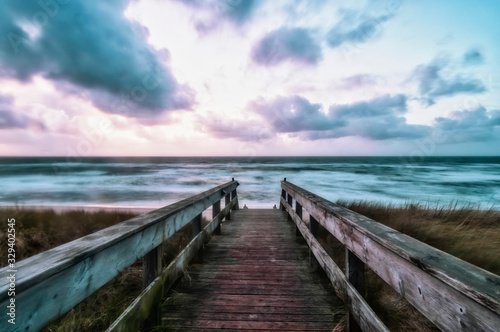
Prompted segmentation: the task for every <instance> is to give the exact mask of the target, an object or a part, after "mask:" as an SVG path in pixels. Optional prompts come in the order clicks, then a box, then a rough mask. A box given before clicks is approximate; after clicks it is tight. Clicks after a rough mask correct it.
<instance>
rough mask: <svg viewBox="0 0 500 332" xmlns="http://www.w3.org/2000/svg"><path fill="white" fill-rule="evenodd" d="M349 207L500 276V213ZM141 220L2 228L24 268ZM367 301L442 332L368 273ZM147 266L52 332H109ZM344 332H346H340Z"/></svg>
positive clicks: (387, 317)
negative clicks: (12, 238) (10, 231)
mask: <svg viewBox="0 0 500 332" xmlns="http://www.w3.org/2000/svg"><path fill="white" fill-rule="evenodd" d="M339 203H340V204H341V205H344V206H346V207H348V208H349V209H352V210H354V211H357V212H359V213H361V214H364V215H366V216H367V217H369V218H372V219H374V220H377V221H379V222H381V223H383V224H386V225H387V226H389V227H392V228H394V229H397V230H399V231H401V232H403V233H405V234H407V235H409V236H412V237H414V238H416V239H418V240H420V241H423V242H426V243H428V244H430V245H432V246H434V247H436V248H439V249H441V250H443V251H446V252H448V253H450V254H452V255H455V256H457V257H459V258H461V259H464V260H466V261H468V262H470V263H472V264H475V265H477V266H479V267H481V268H483V269H486V270H489V271H491V272H493V273H495V274H500V212H498V211H495V210H479V209H477V208H474V207H456V206H455V207H454V206H447V207H442V208H432V207H429V206H424V205H415V204H407V205H404V206H391V205H382V204H372V203H366V202H339ZM133 216H135V214H134V213H131V212H124V211H96V212H88V211H83V210H79V211H62V212H55V211H53V210H43V211H40V210H24V209H0V218H1V220H6V219H7V218H15V219H16V235H17V244H16V245H17V248H16V249H17V255H18V257H17V258H18V261H19V260H21V259H23V258H26V257H29V256H32V255H35V254H37V253H39V252H42V251H45V250H48V249H50V248H53V247H56V246H58V245H61V244H63V243H66V242H69V241H71V240H74V239H77V238H79V237H82V236H85V235H87V234H90V233H92V232H95V231H98V230H100V229H103V228H105V227H108V226H111V225H114V224H116V223H118V222H120V221H123V220H126V219H129V218H131V217H133ZM190 227H191V226H190V225H187V226H186V227H185V228H184V229H183V230H182V231H180V232H178V234H177V235H176V236H174V237H173V238H172V239H170V240H169V245H167V246H164V247H165V248H166V249H165V252H164V264H167V262H169V261H170V260H171V259H172V258H173V257H175V256H176V255H177V253H178V252H179V251H180V249H181V248H182V247H183V246H184V245H185V243H187V242H188V241H189V239H190V237H191V229H190ZM5 230H6V228H3V229H0V251H1V254H0V256H1V258H0V259H1V260H0V263H1V265H2V266H5V265H6V257H7V255H6V248H7V247H6V243H7V241H6V234H5ZM320 242H321V243H322V245H323V246H324V247H325V248H326V249H327V251H328V252H329V253H330V254H331V255H332V256H333V258H334V260H335V261H336V263H337V264H338V265H339V266H340V267H343V266H344V251H343V247H342V246H341V244H340V243H339V242H338V241H336V240H335V239H334V238H333V236H331V235H330V234H328V233H327V232H326V231H325V230H321V233H320ZM366 280H367V300H368V302H369V303H370V305H371V306H372V307H373V308H374V310H375V311H376V312H377V314H378V315H379V316H380V317H381V318H382V319H383V320H384V322H386V324H387V325H388V327H389V328H390V329H391V330H393V331H437V329H436V328H435V327H434V326H433V325H432V324H431V323H429V322H428V321H427V319H426V318H425V317H422V316H421V315H420V314H419V313H418V311H417V310H415V309H414V308H413V307H412V306H411V305H409V304H408V303H407V302H406V301H405V300H404V299H402V298H401V297H400V296H399V295H398V294H397V293H396V292H395V291H393V290H392V289H390V287H388V286H387V285H386V284H385V283H384V282H383V281H382V280H381V279H380V278H378V276H376V275H375V274H374V273H373V272H371V271H367V276H366ZM141 286H142V262H141V261H139V262H137V263H136V264H134V265H133V266H131V267H130V268H128V269H126V270H125V271H124V272H122V273H121V274H120V275H119V276H117V277H116V278H115V279H113V280H112V281H110V282H109V283H108V284H107V285H106V286H104V287H103V288H101V289H100V290H98V291H97V292H96V293H94V294H93V295H92V296H90V297H89V298H87V299H86V300H85V301H83V302H82V303H81V304H79V305H78V306H76V307H75V308H74V309H72V310H71V311H70V312H69V313H68V314H67V315H65V316H64V317H63V318H61V319H59V320H58V321H57V322H54V323H53V324H51V325H50V326H48V327H47V328H45V331H77V330H81V331H83V330H92V331H100V330H105V329H106V328H107V327H108V326H109V325H110V324H111V323H112V322H113V321H114V320H115V319H116V318H117V317H118V315H119V314H120V313H121V312H122V311H123V310H124V309H125V308H126V307H127V306H128V305H129V304H130V303H131V302H132V301H133V299H134V298H135V297H136V296H137V295H138V294H139V293H140V291H141ZM340 330H342V329H341V327H339V328H338V329H337V331H340Z"/></svg>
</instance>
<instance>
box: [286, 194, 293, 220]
mask: <svg viewBox="0 0 500 332" xmlns="http://www.w3.org/2000/svg"><path fill="white" fill-rule="evenodd" d="M286 202H287V203H288V205H290V208H292V209H293V197H292V195H290V193H287V194H286ZM288 221H292V217H291V216H290V213H289V214H288Z"/></svg>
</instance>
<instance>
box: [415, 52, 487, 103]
mask: <svg viewBox="0 0 500 332" xmlns="http://www.w3.org/2000/svg"><path fill="white" fill-rule="evenodd" d="M450 67H451V65H450V61H449V60H448V59H446V58H437V59H435V60H434V61H432V62H431V63H429V64H425V65H419V66H417V67H416V68H415V70H414V71H413V73H412V75H411V77H410V80H415V81H417V82H418V87H419V92H420V94H421V95H422V97H423V98H424V99H427V100H428V102H429V104H433V103H434V98H437V97H445V96H454V95H457V94H462V93H465V94H474V93H481V92H484V91H486V88H485V86H484V84H483V83H482V82H481V81H480V80H478V79H475V78H473V77H469V76H465V75H461V74H451V73H450Z"/></svg>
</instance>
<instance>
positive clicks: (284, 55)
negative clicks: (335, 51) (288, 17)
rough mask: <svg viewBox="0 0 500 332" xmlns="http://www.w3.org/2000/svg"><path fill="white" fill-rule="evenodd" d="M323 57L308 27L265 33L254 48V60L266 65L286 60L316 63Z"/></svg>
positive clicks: (284, 28) (283, 28)
mask: <svg viewBox="0 0 500 332" xmlns="http://www.w3.org/2000/svg"><path fill="white" fill-rule="evenodd" d="M321 58H322V52H321V47H320V46H319V45H318V44H317V42H316V41H315V40H314V38H313V37H312V36H311V32H310V31H309V30H308V29H303V28H286V27H282V28H280V29H277V30H274V31H272V32H270V33H268V34H267V35H265V36H264V37H263V38H262V39H261V40H260V41H259V42H258V43H257V44H256V45H255V46H254V47H253V50H252V60H253V61H254V62H255V63H258V64H260V65H264V66H274V65H277V64H280V63H282V62H285V61H288V60H289V61H293V62H300V63H305V64H316V63H318V62H319V61H320V60H321Z"/></svg>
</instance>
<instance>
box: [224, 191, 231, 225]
mask: <svg viewBox="0 0 500 332" xmlns="http://www.w3.org/2000/svg"><path fill="white" fill-rule="evenodd" d="M230 196H231V195H230V194H227V195H226V197H225V200H226V202H225V205H224V206H225V207H226V206H228V205H229V204H230V203H231V197H230ZM226 220H231V209H229V211H227V214H226Z"/></svg>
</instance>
